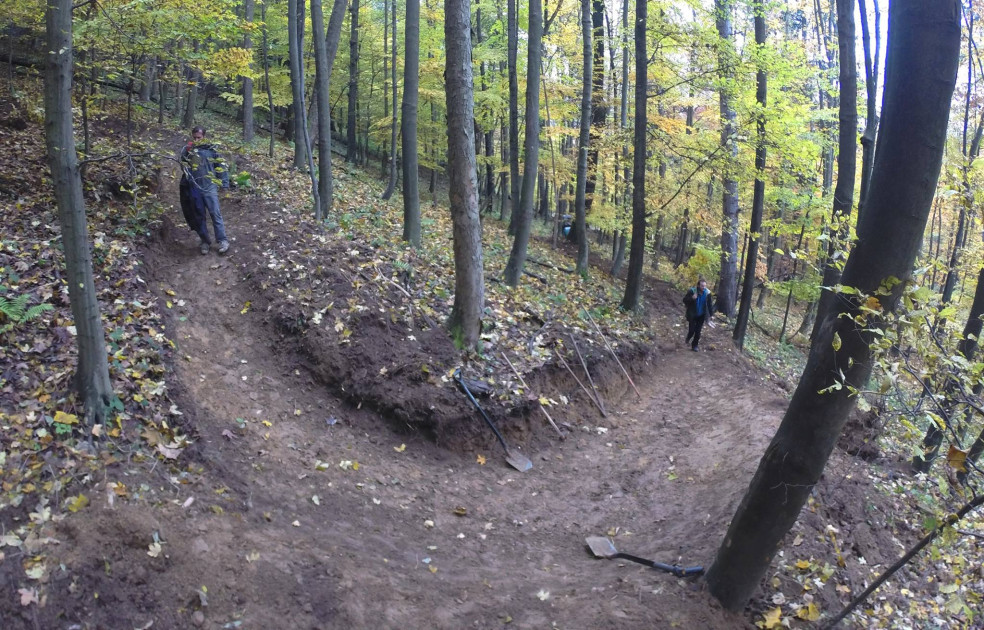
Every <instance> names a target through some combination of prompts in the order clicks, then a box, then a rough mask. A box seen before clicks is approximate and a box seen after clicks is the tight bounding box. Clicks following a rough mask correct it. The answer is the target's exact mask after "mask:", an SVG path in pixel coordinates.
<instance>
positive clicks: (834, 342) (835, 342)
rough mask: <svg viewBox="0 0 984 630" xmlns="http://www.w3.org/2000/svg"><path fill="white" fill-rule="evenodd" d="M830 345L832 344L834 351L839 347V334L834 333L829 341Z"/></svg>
mask: <svg viewBox="0 0 984 630" xmlns="http://www.w3.org/2000/svg"><path fill="white" fill-rule="evenodd" d="M830 345H831V346H833V348H834V352H837V351H838V350H840V349H841V338H840V335H838V334H837V333H834V338H833V339H832V340H831V341H830Z"/></svg>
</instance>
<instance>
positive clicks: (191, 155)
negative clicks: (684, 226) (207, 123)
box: [181, 127, 229, 255]
mask: <svg viewBox="0 0 984 630" xmlns="http://www.w3.org/2000/svg"><path fill="white" fill-rule="evenodd" d="M191 136H192V138H193V139H192V140H191V141H190V142H188V144H187V145H186V146H185V147H184V148H183V149H181V170H182V171H183V174H182V184H183V185H185V186H186V188H187V189H188V192H189V194H190V198H191V199H190V201H191V203H192V204H194V206H197V208H198V209H199V212H200V220H199V221H197V224H198V225H197V229H195V227H194V226H192V227H193V229H195V231H196V232H198V236H199V238H201V241H202V242H201V246H200V247H199V249H200V251H201V252H202V254H203V255H204V254H207V253H208V252H209V248H210V246H211V244H212V240H211V239H210V238H209V234H208V219H207V217H206V216H205V213H207V214H208V216H209V217H211V218H212V229H213V230H214V231H215V242H216V243H218V245H219V253H220V254H225V253H226V252H227V251H229V239H228V238H227V237H226V231H225V224H224V223H223V221H222V211H221V210H220V209H219V189H218V187H219V186H220V185H221V186H222V187H223V188H229V169H228V167H227V165H226V162H225V160H224V159H223V158H222V156H221V155H219V152H218V150H217V149H216V147H215V145H213V144H211V143H209V142H206V141H205V128H204V127H195V128H194V129H192V130H191ZM192 223H193V222H192V221H189V225H191V224H192Z"/></svg>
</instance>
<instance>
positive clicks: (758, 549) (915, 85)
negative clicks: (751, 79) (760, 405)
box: [707, 0, 960, 610]
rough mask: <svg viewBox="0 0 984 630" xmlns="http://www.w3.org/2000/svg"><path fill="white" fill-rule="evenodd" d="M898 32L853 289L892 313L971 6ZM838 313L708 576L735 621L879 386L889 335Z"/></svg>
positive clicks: (822, 334) (907, 10) (912, 11)
mask: <svg viewBox="0 0 984 630" xmlns="http://www.w3.org/2000/svg"><path fill="white" fill-rule="evenodd" d="M889 23H890V33H891V36H890V38H889V43H888V63H887V67H886V73H885V75H886V79H885V96H884V106H883V109H882V129H881V133H880V134H879V137H878V145H879V146H878V148H877V152H876V158H875V165H874V168H873V171H872V175H871V188H870V191H869V199H868V205H867V207H866V209H865V214H864V216H863V217H862V222H861V224H860V225H859V226H858V230H857V231H858V243H857V246H856V247H855V248H854V251H853V252H852V253H851V255H850V258H849V259H848V261H847V265H846V266H845V268H844V274H843V278H842V282H843V284H844V285H846V286H851V287H855V288H856V289H858V290H859V291H860V292H861V293H862V294H864V295H871V294H874V293H875V292H876V291H879V288H880V287H882V286H883V284H884V283H888V286H890V287H891V288H890V291H888V292H887V293H882V294H879V295H878V298H879V300H881V305H882V307H883V308H884V309H885V310H886V311H892V310H894V308H895V306H896V304H897V303H898V299H899V296H900V295H901V292H902V288H903V285H904V283H905V282H906V281H908V280H909V278H910V277H911V273H912V265H913V262H914V261H915V258H916V254H917V253H918V251H919V247H920V244H921V241H922V235H923V231H924V229H925V226H926V220H927V217H928V215H929V210H930V205H931V203H932V199H933V195H934V194H935V191H936V183H937V180H938V178H939V172H940V165H941V163H942V158H943V149H944V147H945V144H946V128H947V120H948V117H949V113H950V99H951V96H952V94H953V88H954V84H955V81H956V73H957V64H958V59H959V46H960V3H959V2H958V1H957V0H895V1H894V2H892V4H891V5H890V7H889ZM896 279H897V280H896ZM836 304H837V308H834V309H831V310H830V311H829V312H828V314H827V315H826V316H825V318H824V320H823V322H821V325H820V326H819V327H818V334H817V337H816V339H815V340H814V343H813V345H812V347H811V349H810V355H809V358H808V359H807V364H806V367H805V369H804V371H803V376H802V377H801V379H800V382H799V385H798V386H797V388H796V391H795V393H794V394H793V398H792V400H791V401H790V404H789V408H788V409H787V411H786V414H785V416H784V417H783V420H782V423H781V425H780V427H779V430H778V431H777V432H776V435H775V437H773V439H772V442H771V443H770V444H769V447H768V448H767V450H766V452H765V455H764V456H763V457H762V460H761V461H760V463H759V467H758V470H757V471H756V473H755V476H754V477H753V479H752V482H751V485H750V486H749V489H748V492H747V493H746V494H745V497H744V498H743V499H742V501H741V505H739V507H738V511H737V513H736V514H735V517H734V519H733V520H732V522H731V525H730V527H729V528H728V532H727V534H726V536H725V539H724V542H723V543H722V545H721V548H720V549H719V551H718V554H717V557H716V558H715V560H714V563H713V565H712V566H711V568H710V569H709V571H708V573H707V583H708V586H709V588H710V592H711V593H712V594H713V595H714V596H715V597H717V598H718V599H719V600H720V601H721V602H722V604H723V605H724V607H725V608H727V609H729V610H740V609H741V608H743V607H744V606H745V604H746V603H747V602H748V600H749V598H750V597H751V595H752V593H753V592H754V590H755V588H756V587H757V586H758V584H759V582H760V581H761V579H762V577H763V576H764V575H765V572H766V570H767V569H768V567H769V564H770V563H771V561H772V558H773V556H774V554H775V553H776V551H777V550H778V548H779V545H780V544H781V542H782V539H783V537H784V536H785V535H786V533H787V532H788V531H789V529H790V527H792V525H793V523H794V522H795V521H796V518H797V516H798V514H799V512H800V509H801V508H802V507H803V505H804V504H805V503H806V500H807V498H808V497H809V494H810V491H811V490H812V488H813V486H814V485H815V484H816V483H817V481H818V480H819V479H820V475H821V474H822V473H823V469H824V466H825V465H826V462H827V458H828V457H829V456H830V453H831V451H832V450H833V447H834V444H835V442H836V441H837V438H838V436H839V435H840V432H841V429H842V428H843V426H844V423H845V421H846V419H847V416H848V414H849V413H850V411H851V410H852V409H853V407H854V405H855V402H856V400H857V398H856V396H855V394H854V391H855V390H856V389H859V388H862V387H864V385H865V383H866V382H867V380H868V377H869V376H870V374H871V369H872V365H871V353H870V350H869V343H870V342H871V341H872V339H873V338H874V335H875V332H873V329H874V328H876V327H878V326H881V325H883V324H882V322H881V320H879V319H878V318H876V317H867V316H866V315H864V313H863V312H862V310H861V308H860V301H859V300H858V299H856V297H853V296H848V295H846V294H844V295H843V298H842V299H840V300H838V302H837V303H836ZM842 314H843V315H842ZM855 318H857V319H855ZM838 342H839V343H838ZM835 346H836V349H835ZM841 374H843V377H841V376H840V375H841ZM820 392H824V393H820Z"/></svg>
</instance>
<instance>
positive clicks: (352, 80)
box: [345, 0, 420, 163]
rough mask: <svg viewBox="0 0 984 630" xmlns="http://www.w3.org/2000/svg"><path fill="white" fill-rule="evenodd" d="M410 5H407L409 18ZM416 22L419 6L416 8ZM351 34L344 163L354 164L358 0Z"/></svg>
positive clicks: (357, 149)
mask: <svg viewBox="0 0 984 630" xmlns="http://www.w3.org/2000/svg"><path fill="white" fill-rule="evenodd" d="M410 4H413V3H412V2H408V4H407V12H408V18H409V11H410V6H409V5H410ZM416 11H417V15H418V22H419V16H420V5H419V4H418V5H417V8H416ZM350 26H351V34H350V35H349V84H348V121H347V122H346V124H345V145H346V146H345V161H346V162H351V163H355V161H356V159H357V156H358V152H359V140H358V129H357V128H356V127H357V124H356V121H357V120H358V111H359V0H352V17H351V19H350Z"/></svg>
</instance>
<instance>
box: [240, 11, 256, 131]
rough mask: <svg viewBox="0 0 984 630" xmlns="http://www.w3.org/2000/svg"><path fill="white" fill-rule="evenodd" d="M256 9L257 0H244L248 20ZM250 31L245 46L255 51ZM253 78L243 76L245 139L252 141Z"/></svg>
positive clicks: (249, 20)
mask: <svg viewBox="0 0 984 630" xmlns="http://www.w3.org/2000/svg"><path fill="white" fill-rule="evenodd" d="M255 11H256V1H255V0H243V13H244V14H245V19H246V22H248V23H250V24H252V22H253V16H254V14H255ZM249 33H250V32H249V31H246V34H245V35H244V36H243V48H245V49H246V50H248V51H250V53H252V51H253V38H252V37H250V34H249ZM254 133H255V132H254V129H253V79H252V77H243V141H244V142H252V141H253V135H254Z"/></svg>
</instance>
